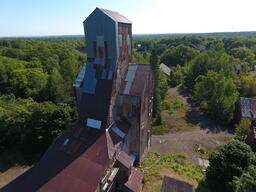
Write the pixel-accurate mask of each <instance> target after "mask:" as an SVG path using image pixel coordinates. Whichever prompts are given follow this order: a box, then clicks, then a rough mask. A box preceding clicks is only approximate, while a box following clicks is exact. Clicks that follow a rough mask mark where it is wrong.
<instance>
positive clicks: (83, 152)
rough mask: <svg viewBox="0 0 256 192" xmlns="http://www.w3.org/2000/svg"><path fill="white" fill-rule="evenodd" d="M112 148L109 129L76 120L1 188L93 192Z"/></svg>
mask: <svg viewBox="0 0 256 192" xmlns="http://www.w3.org/2000/svg"><path fill="white" fill-rule="evenodd" d="M115 150H116V149H115V146H114V145H113V142H112V140H111V137H110V136H109V133H108V132H106V131H101V130H97V129H92V128H86V127H84V126H83V125H81V123H79V122H76V123H75V124H74V125H73V126H72V127H71V128H70V129H68V130H66V131H65V132H64V133H63V134H62V135H60V136H59V137H58V138H57V139H56V140H55V141H54V143H53V144H52V146H51V147H50V148H49V149H48V151H47V152H46V153H45V155H44V156H43V157H42V159H41V160H40V161H39V162H38V163H37V164H36V165H35V167H33V168H31V169H30V170H29V171H27V172H26V173H25V174H23V175H21V176H20V177H18V178H17V179H15V180H14V181H12V182H11V183H9V184H8V185H7V186H5V187H4V188H3V189H1V191H3V192H13V191H26V192H35V191H40V192H56V191H61V192H72V191H76V192H83V191H87V192H94V191H95V190H96V188H97V186H98V184H99V183H100V180H101V178H102V177H103V176H104V175H105V170H106V169H107V168H108V165H109V161H110V160H111V159H112V158H113V156H114V153H115Z"/></svg>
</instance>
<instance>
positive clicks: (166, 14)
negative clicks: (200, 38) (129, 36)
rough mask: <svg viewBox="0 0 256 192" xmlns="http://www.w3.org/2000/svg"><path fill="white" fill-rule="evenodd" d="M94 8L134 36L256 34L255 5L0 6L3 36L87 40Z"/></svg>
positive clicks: (82, 2)
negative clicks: (119, 19) (125, 24)
mask: <svg viewBox="0 0 256 192" xmlns="http://www.w3.org/2000/svg"><path fill="white" fill-rule="evenodd" d="M95 7H101V8H106V9H110V10H115V11H118V12H120V13H122V14H123V15H125V16H126V17H127V18H128V19H130V20H132V21H133V33H136V34H138V33H140V34H141V33H143V34H147V33H190V32H218V31H219V32H221V31H256V11H255V7H256V1H255V0H102V1H100V0H0V36H2V37H3V36H41V35H72V34H83V25H82V22H83V21H84V19H85V18H86V17H87V16H88V15H89V14H90V13H91V12H92V11H93V10H94V9H95Z"/></svg>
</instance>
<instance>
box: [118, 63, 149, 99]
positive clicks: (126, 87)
mask: <svg viewBox="0 0 256 192" xmlns="http://www.w3.org/2000/svg"><path fill="white" fill-rule="evenodd" d="M151 73H152V72H151V68H150V65H147V64H129V68H128V72H127V74H126V78H125V80H124V81H123V83H122V85H121V89H120V90H121V91H120V93H121V94H124V95H132V96H142V95H143V93H144V89H145V88H146V86H147V85H148V83H150V82H149V81H151V80H152V79H151Z"/></svg>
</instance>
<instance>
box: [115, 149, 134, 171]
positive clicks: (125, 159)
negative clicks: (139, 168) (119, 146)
mask: <svg viewBox="0 0 256 192" xmlns="http://www.w3.org/2000/svg"><path fill="white" fill-rule="evenodd" d="M116 160H117V161H119V162H120V163H121V164H122V165H123V166H125V167H126V168H128V169H130V168H131V167H132V166H133V163H134V159H132V158H131V157H129V155H128V154H127V153H125V152H124V151H120V153H119V154H118V155H117V157H116Z"/></svg>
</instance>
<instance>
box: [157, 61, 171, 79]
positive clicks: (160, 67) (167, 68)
mask: <svg viewBox="0 0 256 192" xmlns="http://www.w3.org/2000/svg"><path fill="white" fill-rule="evenodd" d="M159 69H161V70H162V71H163V72H164V73H165V74H166V75H168V76H170V75H171V69H170V68H169V67H168V66H167V65H165V64H164V63H161V64H160V66H159Z"/></svg>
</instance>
